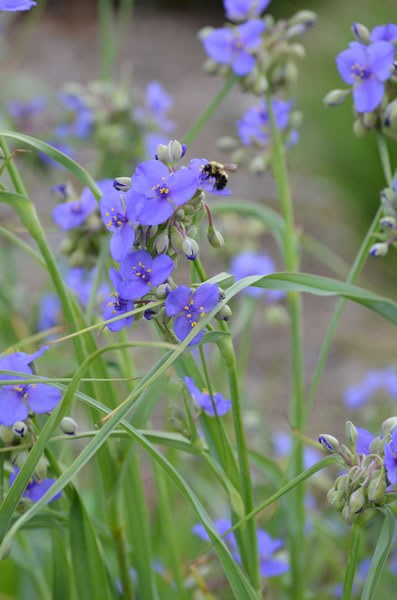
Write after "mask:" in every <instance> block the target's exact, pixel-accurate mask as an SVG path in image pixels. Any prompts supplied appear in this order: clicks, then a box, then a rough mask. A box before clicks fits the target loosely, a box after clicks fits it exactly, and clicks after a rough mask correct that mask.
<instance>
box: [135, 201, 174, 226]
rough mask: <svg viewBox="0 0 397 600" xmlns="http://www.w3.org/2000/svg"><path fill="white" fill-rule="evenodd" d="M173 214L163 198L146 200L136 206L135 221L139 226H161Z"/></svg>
mask: <svg viewBox="0 0 397 600" xmlns="http://www.w3.org/2000/svg"><path fill="white" fill-rule="evenodd" d="M173 212H174V207H173V206H172V204H170V202H168V200H166V199H165V198H160V197H157V198H150V199H149V198H146V199H145V201H144V202H142V203H139V204H137V207H136V220H137V221H138V223H140V224H141V225H161V223H164V222H165V221H166V220H167V219H169V218H170V216H171V215H172V213H173Z"/></svg>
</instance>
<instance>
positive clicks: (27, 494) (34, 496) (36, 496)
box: [8, 467, 62, 504]
mask: <svg viewBox="0 0 397 600" xmlns="http://www.w3.org/2000/svg"><path fill="white" fill-rule="evenodd" d="M18 473H19V469H18V467H14V471H13V472H12V473H11V475H10V479H9V482H8V483H9V486H10V487H11V486H12V484H13V483H14V481H15V479H16V478H17V475H18ZM55 482H56V479H50V478H48V479H41V480H38V479H32V480H31V481H30V482H29V483H28V485H27V488H26V490H25V491H24V493H23V497H24V498H27V499H28V500H31V501H32V502H38V501H39V500H40V499H41V498H42V497H43V496H44V494H45V493H46V492H48V490H49V489H50V488H51V486H53V485H54V483H55ZM61 496H62V492H58V493H57V494H55V496H54V497H53V498H51V500H49V501H48V504H49V503H50V502H54V501H55V500H58V499H59V498H60V497H61Z"/></svg>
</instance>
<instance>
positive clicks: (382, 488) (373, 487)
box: [367, 469, 386, 503]
mask: <svg viewBox="0 0 397 600" xmlns="http://www.w3.org/2000/svg"><path fill="white" fill-rule="evenodd" d="M385 492H386V478H385V473H384V471H383V469H382V470H381V472H380V473H379V475H377V477H374V478H373V479H371V481H370V482H369V485H368V490H367V494H368V500H369V501H370V502H375V503H377V502H379V501H380V500H381V499H382V498H383V497H384V495H385Z"/></svg>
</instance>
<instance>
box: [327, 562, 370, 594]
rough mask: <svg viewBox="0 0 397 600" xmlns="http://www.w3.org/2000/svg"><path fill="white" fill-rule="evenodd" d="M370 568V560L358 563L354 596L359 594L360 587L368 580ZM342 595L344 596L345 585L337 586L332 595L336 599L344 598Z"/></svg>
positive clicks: (353, 589)
mask: <svg viewBox="0 0 397 600" xmlns="http://www.w3.org/2000/svg"><path fill="white" fill-rule="evenodd" d="M370 566H371V559H370V558H366V559H364V560H362V561H360V562H359V563H358V566H357V571H356V577H355V579H354V584H353V588H352V591H353V593H354V594H355V593H356V592H357V588H358V586H361V585H363V584H364V582H365V580H366V579H367V575H368V572H369V569H370ZM342 594H343V585H342V584H339V585H336V586H335V587H334V589H333V592H332V595H333V596H334V597H335V598H342Z"/></svg>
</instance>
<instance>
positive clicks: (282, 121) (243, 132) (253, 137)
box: [236, 98, 299, 146]
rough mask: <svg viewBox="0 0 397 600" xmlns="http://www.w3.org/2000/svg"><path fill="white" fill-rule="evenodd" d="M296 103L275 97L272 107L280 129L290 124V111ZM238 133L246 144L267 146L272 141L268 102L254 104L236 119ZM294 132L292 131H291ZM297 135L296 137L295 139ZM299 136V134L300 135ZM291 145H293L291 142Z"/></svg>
mask: <svg viewBox="0 0 397 600" xmlns="http://www.w3.org/2000/svg"><path fill="white" fill-rule="evenodd" d="M293 105H294V101H293V100H288V101H287V100H280V99H279V98H273V100H272V109H273V113H274V118H275V121H276V125H277V128H278V129H280V131H283V130H284V129H286V128H287V127H288V125H289V119H290V112H291V109H292V107H293ZM236 127H237V132H238V135H239V137H240V139H241V141H242V143H243V144H244V145H245V146H253V145H256V146H267V145H268V144H269V142H270V137H271V135H270V118H269V113H268V111H267V107H266V103H265V102H262V103H261V104H260V105H259V106H252V107H251V108H249V109H248V110H247V111H246V112H245V113H244V115H243V116H242V117H241V119H239V120H238V121H236ZM291 133H292V132H291ZM293 133H294V136H292V142H295V143H296V142H297V141H298V140H297V139H296V136H297V134H298V132H297V131H294V132H293ZM294 137H295V139H294ZM298 137H299V135H298ZM289 145H293V143H291V141H290V144H289Z"/></svg>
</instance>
